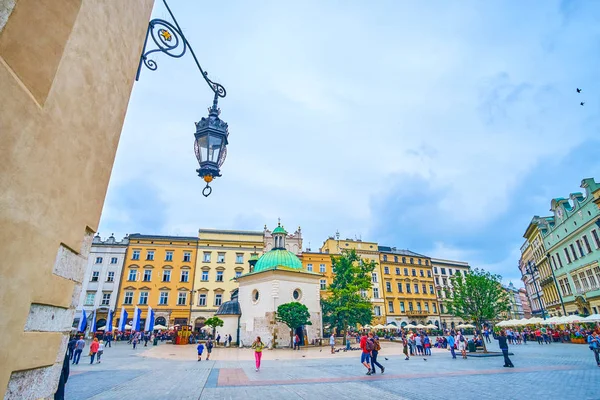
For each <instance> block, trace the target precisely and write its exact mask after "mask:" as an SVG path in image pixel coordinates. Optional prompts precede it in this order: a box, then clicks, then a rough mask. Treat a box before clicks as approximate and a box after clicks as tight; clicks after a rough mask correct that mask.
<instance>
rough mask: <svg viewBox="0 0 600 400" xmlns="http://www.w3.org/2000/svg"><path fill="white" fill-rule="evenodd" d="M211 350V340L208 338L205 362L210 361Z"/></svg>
mask: <svg viewBox="0 0 600 400" xmlns="http://www.w3.org/2000/svg"><path fill="white" fill-rule="evenodd" d="M212 349H213V341H212V340H211V338H208V340H207V341H206V361H208V360H209V359H210V353H212Z"/></svg>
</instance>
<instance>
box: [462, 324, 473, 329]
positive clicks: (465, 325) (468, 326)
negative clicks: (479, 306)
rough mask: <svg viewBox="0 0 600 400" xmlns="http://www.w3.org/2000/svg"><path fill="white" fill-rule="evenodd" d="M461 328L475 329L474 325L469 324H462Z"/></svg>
mask: <svg viewBox="0 0 600 400" xmlns="http://www.w3.org/2000/svg"><path fill="white" fill-rule="evenodd" d="M463 328H475V325H471V324H464V325H463Z"/></svg>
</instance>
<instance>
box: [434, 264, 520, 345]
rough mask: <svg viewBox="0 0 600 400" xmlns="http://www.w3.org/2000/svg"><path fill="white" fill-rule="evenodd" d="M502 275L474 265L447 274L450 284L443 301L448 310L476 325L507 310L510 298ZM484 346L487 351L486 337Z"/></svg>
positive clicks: (478, 327) (478, 326)
mask: <svg viewBox="0 0 600 400" xmlns="http://www.w3.org/2000/svg"><path fill="white" fill-rule="evenodd" d="M501 279H502V277H501V276H500V275H493V274H491V273H489V272H487V271H484V270H482V269H478V268H475V269H474V270H471V271H470V272H468V273H466V274H465V275H464V276H463V275H462V274H455V275H454V276H452V278H450V283H451V285H452V288H451V289H449V288H446V289H445V292H446V299H445V300H444V305H445V306H446V308H447V309H448V312H449V313H450V314H452V315H454V316H456V317H459V318H462V319H463V320H465V321H471V322H473V323H474V324H475V326H476V328H477V329H481V326H482V325H483V324H484V323H486V322H489V321H491V320H494V319H496V318H497V317H498V316H499V315H500V314H501V313H503V312H506V311H508V309H509V307H510V301H509V299H508V294H507V293H506V291H505V290H504V289H503V288H502V284H501V283H500V282H501ZM483 350H484V352H485V353H487V347H486V346H485V340H484V341H483Z"/></svg>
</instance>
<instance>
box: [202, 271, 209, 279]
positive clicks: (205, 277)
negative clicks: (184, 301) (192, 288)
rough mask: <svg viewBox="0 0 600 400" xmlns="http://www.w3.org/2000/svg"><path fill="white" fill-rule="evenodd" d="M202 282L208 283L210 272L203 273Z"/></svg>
mask: <svg viewBox="0 0 600 400" xmlns="http://www.w3.org/2000/svg"><path fill="white" fill-rule="evenodd" d="M202 282H208V271H202Z"/></svg>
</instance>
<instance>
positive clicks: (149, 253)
mask: <svg viewBox="0 0 600 400" xmlns="http://www.w3.org/2000/svg"><path fill="white" fill-rule="evenodd" d="M146 261H154V250H148V251H147V252H146Z"/></svg>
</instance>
